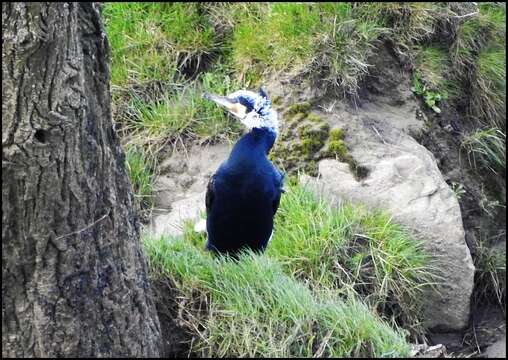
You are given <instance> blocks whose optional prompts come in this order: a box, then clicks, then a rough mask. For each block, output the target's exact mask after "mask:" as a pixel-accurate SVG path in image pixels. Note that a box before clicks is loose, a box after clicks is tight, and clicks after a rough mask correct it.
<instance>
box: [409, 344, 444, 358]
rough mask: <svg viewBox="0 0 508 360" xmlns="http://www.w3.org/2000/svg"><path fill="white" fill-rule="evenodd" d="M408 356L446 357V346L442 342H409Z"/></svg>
mask: <svg viewBox="0 0 508 360" xmlns="http://www.w3.org/2000/svg"><path fill="white" fill-rule="evenodd" d="M409 356H410V357H416V358H441V357H446V347H445V346H444V345H443V344H438V345H434V346H429V345H427V344H421V345H415V344H411V352H410V355H409Z"/></svg>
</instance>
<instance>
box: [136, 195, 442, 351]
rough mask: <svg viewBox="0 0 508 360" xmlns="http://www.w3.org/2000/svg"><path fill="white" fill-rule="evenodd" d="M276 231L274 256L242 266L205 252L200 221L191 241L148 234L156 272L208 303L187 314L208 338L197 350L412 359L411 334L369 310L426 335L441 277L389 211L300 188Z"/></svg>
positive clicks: (191, 299)
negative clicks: (425, 308)
mask: <svg viewBox="0 0 508 360" xmlns="http://www.w3.org/2000/svg"><path fill="white" fill-rule="evenodd" d="M275 227H276V229H277V231H276V232H275V233H274V238H273V239H272V241H271V243H270V245H269V247H268V251H267V253H266V254H264V255H256V254H253V253H250V252H246V253H244V255H243V256H241V258H240V260H239V261H234V260H230V259H227V258H223V257H219V258H215V257H213V256H211V255H210V254H208V253H206V252H204V251H203V243H204V237H203V235H201V234H196V233H193V232H192V230H190V229H191V228H192V226H191V225H190V224H188V226H186V231H185V234H184V236H183V237H182V238H166V237H162V238H157V239H154V238H145V240H144V244H145V248H146V251H147V253H148V256H149V259H150V267H151V269H152V271H153V272H154V274H153V276H154V277H156V278H161V277H162V278H166V279H169V282H170V283H171V284H173V285H172V286H173V287H174V288H175V290H176V291H177V293H178V294H179V296H180V297H181V301H183V302H185V303H187V304H189V303H194V304H195V303H196V302H197V303H201V304H202V305H203V306H205V309H206V310H205V312H204V313H203V311H201V312H200V311H196V310H195V309H198V308H201V309H203V307H202V306H196V307H187V308H186V309H185V311H186V312H187V314H185V315H181V316H183V318H184V319H185V322H186V324H187V327H188V329H189V331H191V333H192V335H193V336H194V337H198V338H199V341H198V342H197V344H195V348H194V349H193V351H194V352H196V353H198V354H200V355H203V356H211V355H214V356H264V357H267V356H303V357H307V356H334V357H335V356H404V355H407V353H408V350H409V349H408V345H407V344H406V343H405V341H404V334H403V333H402V332H400V330H397V328H396V329H395V330H394V329H392V328H391V327H390V326H388V325H387V323H385V322H384V321H383V320H382V319H381V318H378V317H377V316H376V315H374V313H372V312H371V311H370V310H369V309H376V312H377V313H378V314H381V315H382V316H383V317H384V318H385V320H389V321H390V323H391V324H395V323H398V324H399V325H403V326H404V327H405V328H406V329H408V330H410V331H411V332H418V330H419V329H418V321H419V319H418V316H417V314H419V312H418V309H419V307H420V306H421V304H420V301H421V299H422V296H421V291H422V290H423V289H424V288H425V287H426V286H430V282H431V281H432V279H433V277H432V276H431V274H430V272H431V271H432V270H431V269H432V267H431V262H430V259H429V258H428V257H427V255H425V253H424V252H423V250H422V249H421V247H420V245H419V244H418V243H416V242H414V241H412V240H410V239H409V238H408V237H407V235H406V234H405V232H404V231H403V230H402V229H401V228H400V227H399V226H398V225H396V224H393V223H392V222H391V221H390V219H389V218H388V217H387V216H386V215H384V214H381V213H370V212H368V211H366V210H364V209H358V208H354V207H352V206H350V205H343V206H341V207H340V208H337V209H333V208H331V207H330V205H329V204H327V203H325V202H323V201H321V200H318V199H316V198H315V197H314V196H313V195H312V194H311V193H310V192H308V191H307V190H305V189H304V188H302V187H300V186H291V187H289V188H288V191H287V193H286V194H285V196H284V197H283V198H282V201H281V206H280V209H279V212H278V215H277V217H276V224H275ZM360 299H361V300H362V301H361V300H360ZM363 301H364V302H366V304H368V307H367V306H365V305H363V304H362V302H363ZM193 309H194V310H193ZM392 326H395V325H392ZM198 328H200V329H201V330H200V331H199V332H197V331H196V329H198Z"/></svg>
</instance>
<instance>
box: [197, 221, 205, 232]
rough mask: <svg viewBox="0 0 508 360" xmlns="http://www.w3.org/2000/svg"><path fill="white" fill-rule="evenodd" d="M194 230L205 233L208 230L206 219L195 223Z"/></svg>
mask: <svg viewBox="0 0 508 360" xmlns="http://www.w3.org/2000/svg"><path fill="white" fill-rule="evenodd" d="M194 232H197V233H204V232H206V219H200V220H199V221H198V222H196V223H195V224H194Z"/></svg>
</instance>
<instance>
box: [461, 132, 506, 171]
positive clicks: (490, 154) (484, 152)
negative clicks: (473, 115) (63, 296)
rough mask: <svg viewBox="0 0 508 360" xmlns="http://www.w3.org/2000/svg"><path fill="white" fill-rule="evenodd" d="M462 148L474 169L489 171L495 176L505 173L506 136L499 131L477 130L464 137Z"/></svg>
mask: <svg viewBox="0 0 508 360" xmlns="http://www.w3.org/2000/svg"><path fill="white" fill-rule="evenodd" d="M461 146H462V148H464V149H465V150H466V152H467V155H468V159H469V162H470V164H471V165H472V166H473V167H474V168H475V169H485V168H486V169H489V170H490V171H492V172H493V173H495V174H504V172H505V171H506V135H505V134H504V133H503V132H502V131H501V130H499V129H495V128H490V129H477V130H475V131H474V132H473V133H471V134H469V135H467V136H465V137H464V138H463V140H462V145H461Z"/></svg>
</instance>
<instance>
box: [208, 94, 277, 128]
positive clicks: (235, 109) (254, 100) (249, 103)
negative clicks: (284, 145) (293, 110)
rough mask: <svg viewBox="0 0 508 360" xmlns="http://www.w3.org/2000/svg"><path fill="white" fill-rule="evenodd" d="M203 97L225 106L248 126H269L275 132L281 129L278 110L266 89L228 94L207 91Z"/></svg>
mask: <svg viewBox="0 0 508 360" xmlns="http://www.w3.org/2000/svg"><path fill="white" fill-rule="evenodd" d="M203 97H204V98H205V99H207V100H211V101H213V102H215V103H216V104H218V105H220V106H222V107H224V108H225V109H226V110H227V111H228V112H229V113H230V114H232V115H233V116H234V117H236V118H237V119H239V120H240V121H241V122H242V124H244V125H245V126H247V128H249V129H252V128H267V129H269V130H271V131H273V132H275V133H277V132H278V130H279V122H278V119H277V112H276V111H275V110H273V109H272V104H271V102H270V100H269V99H268V96H267V95H266V93H265V91H264V90H263V89H259V91H258V92H257V93H256V92H253V91H248V90H238V91H235V92H234V93H232V94H229V95H228V96H219V95H213V94H207V93H205V94H204V95H203Z"/></svg>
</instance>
